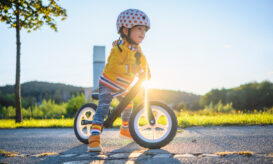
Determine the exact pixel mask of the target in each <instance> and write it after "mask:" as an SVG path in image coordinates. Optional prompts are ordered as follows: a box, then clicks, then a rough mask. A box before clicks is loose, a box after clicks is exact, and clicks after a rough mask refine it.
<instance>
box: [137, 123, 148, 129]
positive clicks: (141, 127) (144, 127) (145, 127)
mask: <svg viewBox="0 0 273 164" xmlns="http://www.w3.org/2000/svg"><path fill="white" fill-rule="evenodd" d="M149 127H150V125H149V124H148V125H144V126H140V127H139V130H146V129H147V128H149Z"/></svg>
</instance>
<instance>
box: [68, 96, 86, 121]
mask: <svg viewBox="0 0 273 164" xmlns="http://www.w3.org/2000/svg"><path fill="white" fill-rule="evenodd" d="M83 104H85V98H84V94H83V93H82V94H80V95H77V96H74V95H73V96H72V98H71V99H70V100H68V102H67V106H66V115H67V116H68V117H74V115H75V114H76V112H77V110H78V109H79V108H80V107H81V106H82V105H83Z"/></svg>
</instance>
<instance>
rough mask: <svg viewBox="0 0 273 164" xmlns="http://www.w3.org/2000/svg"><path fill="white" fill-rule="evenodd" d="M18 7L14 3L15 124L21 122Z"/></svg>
mask: <svg viewBox="0 0 273 164" xmlns="http://www.w3.org/2000/svg"><path fill="white" fill-rule="evenodd" d="M19 14H20V13H19V5H18V1H16V46H17V52H16V81H15V106H16V118H15V121H16V122H22V114H21V107H22V105H21V84H20V49H21V43H20V20H19Z"/></svg>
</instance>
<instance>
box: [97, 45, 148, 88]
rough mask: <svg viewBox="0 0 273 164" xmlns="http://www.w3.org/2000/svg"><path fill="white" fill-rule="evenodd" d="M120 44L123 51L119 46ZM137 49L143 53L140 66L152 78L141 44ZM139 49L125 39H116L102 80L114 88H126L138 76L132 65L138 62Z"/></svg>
mask: <svg viewBox="0 0 273 164" xmlns="http://www.w3.org/2000/svg"><path fill="white" fill-rule="evenodd" d="M118 44H119V47H120V48H121V50H122V51H120V49H119V48H118V46H117V45H118ZM137 50H138V52H140V53H141V57H140V66H141V68H142V70H143V71H144V72H145V73H147V74H148V77H147V78H148V79H150V77H151V75H150V69H149V66H148V63H147V60H146V58H145V56H144V55H143V53H142V51H141V48H140V46H139V45H138V46H137ZM137 50H136V49H134V48H132V47H131V45H130V44H129V43H128V42H127V41H125V40H117V41H115V42H114V43H113V48H112V49H111V53H110V56H109V57H108V59H107V64H106V66H105V68H104V71H103V75H102V76H101V78H100V82H101V83H103V84H104V85H106V86H108V87H111V88H112V89H114V90H119V89H126V88H127V87H128V86H129V85H130V83H131V82H132V81H133V80H134V77H135V76H136V74H133V73H132V71H131V65H133V64H135V63H136V58H135V53H136V52H137ZM111 84H112V85H111ZM109 85H110V86H109ZM113 87H114V88H113Z"/></svg>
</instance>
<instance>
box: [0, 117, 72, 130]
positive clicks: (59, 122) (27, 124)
mask: <svg viewBox="0 0 273 164" xmlns="http://www.w3.org/2000/svg"><path fill="white" fill-rule="evenodd" d="M73 121H74V119H42V120H36V119H32V120H23V122H21V123H15V121H14V120H10V119H9V120H0V129H1V128H70V127H73Z"/></svg>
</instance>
